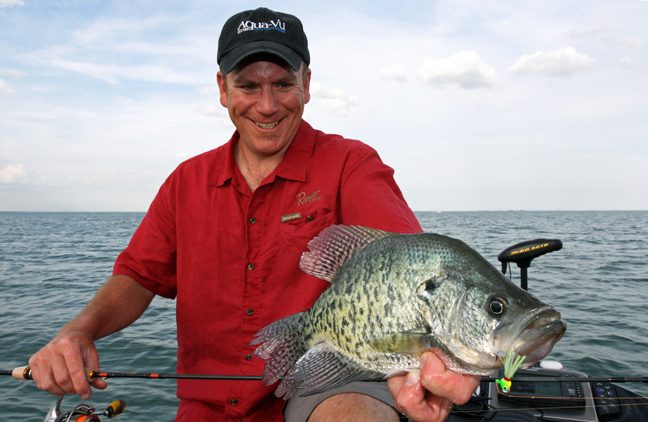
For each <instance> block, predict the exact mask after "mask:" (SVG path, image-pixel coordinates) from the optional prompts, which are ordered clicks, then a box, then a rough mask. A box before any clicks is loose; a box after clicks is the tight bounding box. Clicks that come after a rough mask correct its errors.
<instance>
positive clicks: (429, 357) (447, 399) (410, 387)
mask: <svg viewBox="0 0 648 422" xmlns="http://www.w3.org/2000/svg"><path fill="white" fill-rule="evenodd" d="M479 380H480V377H478V376H474V375H461V374H457V373H456V372H452V371H448V370H447V369H446V368H445V365H444V364H443V362H441V360H439V358H438V357H437V356H435V355H434V354H433V353H431V352H426V353H424V354H423V355H422V356H421V374H420V376H419V375H418V374H417V373H414V372H410V373H408V374H407V375H401V376H396V377H392V378H390V379H388V380H387V386H388V387H389V391H390V393H391V395H392V397H393V398H394V404H395V406H396V409H397V410H398V411H400V412H401V413H403V414H405V416H407V417H408V418H409V419H411V420H413V421H417V422H441V421H444V420H445V419H446V418H447V417H448V415H449V414H450V410H452V404H453V403H456V404H464V403H466V402H467V401H468V400H469V399H470V396H471V394H472V393H473V391H475V389H476V388H477V386H478V385H479Z"/></svg>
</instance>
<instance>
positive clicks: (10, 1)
mask: <svg viewBox="0 0 648 422" xmlns="http://www.w3.org/2000/svg"><path fill="white" fill-rule="evenodd" d="M24 4H25V2H24V1H23V0H0V7H11V6H24Z"/></svg>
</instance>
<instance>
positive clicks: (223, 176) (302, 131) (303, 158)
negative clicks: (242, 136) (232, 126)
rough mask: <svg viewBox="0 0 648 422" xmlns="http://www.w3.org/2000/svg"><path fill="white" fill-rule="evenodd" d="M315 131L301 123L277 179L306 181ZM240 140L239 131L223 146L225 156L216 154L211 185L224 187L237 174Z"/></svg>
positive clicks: (276, 175)
mask: <svg viewBox="0 0 648 422" xmlns="http://www.w3.org/2000/svg"><path fill="white" fill-rule="evenodd" d="M315 133H316V132H315V129H313V127H312V126H311V125H309V124H308V123H307V122H306V121H305V120H302V121H301V124H300V125H299V129H298V130H297V134H296V135H295V139H293V141H292V142H291V143H290V146H289V147H288V151H286V155H285V156H284V158H283V160H281V163H279V165H278V166H277V168H276V169H275V171H274V172H273V174H274V175H275V177H281V178H283V179H288V180H294V181H297V182H304V181H306V168H307V167H308V162H309V161H310V158H311V157H312V155H313V149H314V146H315ZM238 140H239V133H238V131H236V132H234V134H233V135H232V137H231V138H230V140H229V142H228V143H227V144H225V145H223V148H225V149H226V151H225V154H216V157H215V160H214V161H215V162H214V165H213V168H214V173H213V175H212V177H211V182H210V184H211V185H214V186H223V185H224V184H225V183H226V182H227V181H229V180H231V179H232V178H233V177H234V175H235V174H236V173H237V168H236V160H235V158H234V150H235V148H236V144H237V142H238Z"/></svg>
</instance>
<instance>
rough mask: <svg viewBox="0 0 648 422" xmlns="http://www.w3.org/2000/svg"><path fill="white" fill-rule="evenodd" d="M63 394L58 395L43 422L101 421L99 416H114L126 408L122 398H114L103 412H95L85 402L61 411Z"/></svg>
mask: <svg viewBox="0 0 648 422" xmlns="http://www.w3.org/2000/svg"><path fill="white" fill-rule="evenodd" d="M63 397H64V396H58V397H57V398H56V402H55V403H54V404H53V405H52V407H51V408H50V410H49V412H47V416H45V420H44V421H43V422H71V421H74V422H101V419H99V416H108V417H109V418H114V417H115V416H117V415H120V414H121V413H122V412H123V411H124V409H125V408H126V403H125V402H124V401H123V400H115V401H114V402H112V403H110V404H109V405H108V407H107V408H106V410H104V411H103V412H95V410H96V409H95V408H94V407H92V406H88V405H87V404H80V405H78V406H76V407H75V408H74V409H72V410H70V411H68V412H65V413H61V402H62V401H63Z"/></svg>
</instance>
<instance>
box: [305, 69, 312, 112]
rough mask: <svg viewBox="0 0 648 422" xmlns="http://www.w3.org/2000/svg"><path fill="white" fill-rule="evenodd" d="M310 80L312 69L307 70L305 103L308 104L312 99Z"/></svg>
mask: <svg viewBox="0 0 648 422" xmlns="http://www.w3.org/2000/svg"><path fill="white" fill-rule="evenodd" d="M310 81H311V70H310V69H308V70H307V71H306V80H305V81H304V104H308V102H309V101H310Z"/></svg>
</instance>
